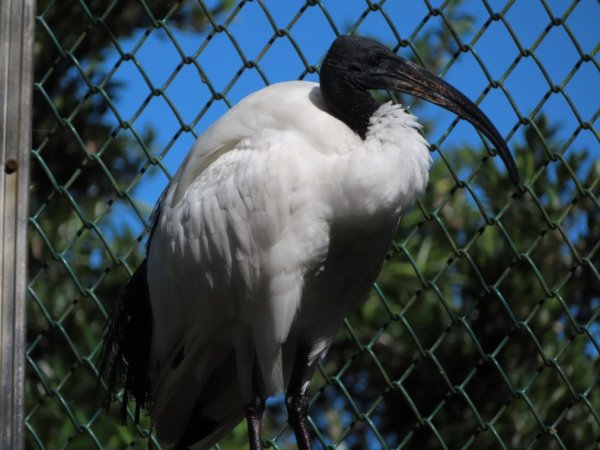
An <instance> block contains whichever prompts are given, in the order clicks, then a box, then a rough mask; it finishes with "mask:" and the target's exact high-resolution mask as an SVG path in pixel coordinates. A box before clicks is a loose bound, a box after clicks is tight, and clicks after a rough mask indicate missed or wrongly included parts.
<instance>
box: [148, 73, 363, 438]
mask: <svg viewBox="0 0 600 450" xmlns="http://www.w3.org/2000/svg"><path fill="white" fill-rule="evenodd" d="M292 85H293V86H292V87H296V88H297V89H296V90H295V91H294V89H292V90H291V91H293V92H291V94H290V90H288V91H287V94H288V98H287V99H286V100H285V101H283V100H282V99H281V98H279V97H278V95H275V94H277V91H278V88H277V87H274V88H269V90H268V91H267V92H266V93H265V92H264V91H261V92H259V93H258V94H254V95H252V96H250V97H249V98H247V99H245V100H244V101H242V102H241V103H240V104H238V105H237V106H236V107H235V108H233V109H232V110H231V111H230V112H229V113H228V114H226V115H225V116H223V118H222V119H220V120H219V121H218V122H217V123H216V124H215V125H213V126H212V127H211V128H210V129H209V130H207V132H206V133H205V134H204V135H203V136H202V137H201V138H200V139H199V140H198V141H197V143H196V144H195V145H194V147H193V148H192V150H191V152H190V154H189V155H188V157H187V158H186V161H185V163H184V164H183V166H182V168H181V169H180V170H179V171H178V173H177V175H176V176H175V178H174V180H173V182H172V183H171V185H170V187H169V188H168V190H167V192H166V194H165V195H164V198H163V200H162V202H161V205H160V209H159V213H158V214H157V217H156V219H155V220H156V224H155V227H154V231H153V235H152V238H151V242H150V245H149V253H148V263H147V270H148V284H149V290H150V297H151V303H152V313H153V318H154V329H153V339H152V351H151V378H152V380H153V388H154V405H153V417H154V419H155V420H156V419H158V420H156V421H157V432H158V434H159V437H161V434H162V437H163V439H164V440H165V441H167V442H168V441H171V442H173V440H176V439H177V438H178V436H180V435H181V434H182V433H183V432H184V430H185V427H186V426H187V423H188V421H189V417H191V415H192V411H193V410H194V408H195V405H196V404H197V401H198V399H201V398H202V397H203V396H204V395H205V393H206V392H208V391H211V390H214V389H215V386H213V385H210V383H211V381H215V380H214V378H213V377H212V375H213V373H214V370H216V368H218V367H220V366H221V365H223V364H225V363H226V362H228V361H229V360H230V358H231V354H232V352H235V357H236V364H235V369H234V371H237V374H236V377H234V379H233V381H232V383H233V384H235V383H237V384H239V386H230V389H231V390H232V391H233V392H237V397H236V398H234V399H230V400H229V402H230V404H229V405H230V407H227V405H223V404H221V405H220V409H221V411H218V414H217V413H216V412H215V410H213V411H205V412H204V413H205V414H212V416H211V418H212V419H213V420H215V421H216V422H219V421H222V420H226V419H227V417H231V416H232V414H233V413H235V408H238V410H239V409H240V408H241V407H242V405H243V402H244V401H245V399H247V398H248V396H249V392H250V390H251V389H252V386H251V383H252V371H253V364H254V361H255V360H256V361H258V366H259V367H258V369H259V370H260V371H261V374H262V378H263V382H264V384H265V391H267V392H268V393H272V391H276V390H280V389H281V388H282V387H283V380H282V368H281V343H282V342H284V341H285V339H286V337H287V334H288V332H289V330H290V327H291V324H292V322H293V319H294V317H295V314H296V311H297V310H298V307H299V301H300V294H301V287H302V282H303V281H302V279H303V275H304V273H305V271H306V270H307V267H312V266H314V265H315V261H317V260H322V258H323V257H324V254H325V252H326V248H327V239H328V238H327V220H325V218H324V217H322V215H323V214H326V213H327V208H326V207H324V206H323V204H322V203H323V202H326V199H324V198H320V197H319V196H316V195H313V193H314V192H319V189H318V187H319V186H318V185H319V183H322V182H323V181H324V180H326V178H327V177H326V167H327V164H328V162H327V161H328V156H329V155H328V154H327V152H325V151H324V149H325V148H327V146H328V145H329V144H326V143H323V142H321V143H317V144H315V143H314V142H311V140H313V139H314V133H313V132H314V129H311V127H310V126H308V124H307V122H311V121H315V120H316V122H317V124H320V126H325V127H327V126H328V123H326V122H327V121H328V120H335V119H332V118H331V116H329V115H327V114H326V113H324V112H323V111H322V110H321V109H319V108H318V107H317V105H315V104H313V103H311V102H308V104H307V101H308V95H309V93H310V92H311V90H313V89H314V85H313V84H308V83H302V84H297V83H292ZM261 93H262V94H261ZM290 97H291V98H290ZM274 98H275V99H278V100H277V101H274ZM294 102H295V103H294ZM273 104H274V105H275V106H274V108H275V110H276V111H275V114H260V111H264V109H265V105H273ZM297 106H300V107H301V108H305V109H304V110H302V111H300V112H297V113H296V114H293V113H292V112H291V111H293V109H294V107H297ZM257 111H258V112H257ZM286 115H287V117H293V118H292V119H291V120H290V121H286V120H284V119H285V118H286ZM319 115H321V116H322V117H323V119H324V121H325V123H324V122H319V121H318V118H319ZM289 122H291V125H290V123H289ZM335 123H337V121H335ZM286 124H287V126H288V127H289V128H290V129H287V128H286ZM303 125H304V126H305V128H306V131H303V128H302V126H303ZM324 135H325V136H327V135H328V133H325V134H324ZM340 138H341V139H343V138H344V136H343V135H342V136H341V137H339V136H338V139H340ZM347 138H349V139H352V138H355V136H354V134H353V133H349V135H348V136H347ZM319 170H321V171H322V173H320V172H319ZM313 190H314V191H313ZM321 191H322V190H321ZM244 371H245V372H246V373H244ZM222 381H223V380H216V382H222ZM218 403H219V402H212V404H214V405H217V404H218ZM232 410H233V411H232ZM168 417H177V419H176V420H175V419H173V420H168V419H167V418H168ZM161 422H162V423H161ZM161 431H162V433H161Z"/></svg>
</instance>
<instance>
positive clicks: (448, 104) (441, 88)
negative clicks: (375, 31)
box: [377, 54, 520, 185]
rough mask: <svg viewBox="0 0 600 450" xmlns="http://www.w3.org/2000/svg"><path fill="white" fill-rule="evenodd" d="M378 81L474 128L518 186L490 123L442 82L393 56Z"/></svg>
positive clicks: (512, 165) (507, 153)
mask: <svg viewBox="0 0 600 450" xmlns="http://www.w3.org/2000/svg"><path fill="white" fill-rule="evenodd" d="M377 71H378V72H379V73H378V75H379V77H377V78H379V79H380V80H381V81H382V82H383V84H385V86H381V88H383V89H389V90H391V91H396V92H405V93H407V94H410V95H414V96H416V97H419V98H422V99H423V100H427V101H429V102H431V103H435V104H436V105H439V106H441V107H442V108H445V109H447V110H449V111H452V112H454V113H456V114H458V116H459V117H461V118H463V119H465V120H467V121H469V122H470V123H471V124H472V125H473V126H474V127H475V128H477V129H478V130H479V131H480V132H482V133H483V134H485V135H486V136H487V137H488V139H489V140H490V141H491V142H492V144H494V145H495V146H496V149H497V150H498V154H499V155H500V158H501V159H502V161H503V162H504V164H505V165H506V169H507V170H508V174H509V175H510V179H511V180H512V182H513V183H514V184H515V185H519V181H520V177H519V170H518V169H517V166H516V165H515V161H514V159H513V157H512V155H511V153H510V151H509V150H508V147H507V145H506V142H505V141H504V139H503V138H502V136H501V135H500V133H499V132H498V130H497V129H496V127H495V126H494V124H492V122H491V121H490V119H488V118H487V116H486V115H485V114H484V113H483V111H481V110H480V109H479V107H477V105H475V103H473V102H472V101H471V100H469V99H468V98H467V97H465V95H463V94H462V93H461V92H460V91H459V90H458V89H456V88H454V87H453V86H451V85H450V84H448V83H447V82H445V81H444V80H442V79H441V78H439V77H437V76H435V75H433V74H432V73H430V72H427V71H426V70H425V69H422V68H421V67H419V66H417V65H416V64H414V63H412V62H410V61H407V60H405V59H403V58H400V57H399V56H397V55H395V54H392V55H391V56H390V57H389V58H386V61H384V62H383V63H382V64H381V65H380V66H379V68H378V70H377Z"/></svg>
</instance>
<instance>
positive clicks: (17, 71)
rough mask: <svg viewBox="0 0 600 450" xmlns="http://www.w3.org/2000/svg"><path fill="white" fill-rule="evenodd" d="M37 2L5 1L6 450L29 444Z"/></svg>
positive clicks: (1, 326)
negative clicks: (29, 280) (27, 391)
mask: <svg viewBox="0 0 600 450" xmlns="http://www.w3.org/2000/svg"><path fill="white" fill-rule="evenodd" d="M34 8H35V0H1V1H0V385H1V390H0V448H2V449H22V448H24V447H25V426H24V425H25V402H24V383H25V294H26V288H27V219H28V187H29V186H28V185H29V158H30V149H31V92H32V80H33V30H34V19H35V16H34V11H35V9H34Z"/></svg>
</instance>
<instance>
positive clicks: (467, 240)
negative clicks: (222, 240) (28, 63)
mask: <svg viewBox="0 0 600 450" xmlns="http://www.w3.org/2000/svg"><path fill="white" fill-rule="evenodd" d="M37 8H38V12H37V19H36V23H37V29H36V34H37V36H36V42H37V44H36V53H35V58H36V71H35V84H34V91H35V98H34V104H35V106H34V122H33V150H32V164H33V168H32V188H31V204H32V209H31V216H30V234H31V239H30V255H29V258H30V263H29V271H30V279H29V285H28V294H29V300H28V332H27V336H28V342H29V344H28V351H27V377H28V378H27V386H26V406H27V417H26V429H27V446H28V447H31V448H48V449H54V448H67V447H68V448H111V449H112V448H128V447H131V448H144V447H146V445H147V439H148V437H149V431H148V420H147V418H144V420H142V423H141V424H140V425H134V424H133V423H132V422H131V421H130V422H129V423H128V424H127V425H126V426H124V427H121V426H120V425H119V424H118V423H117V421H116V419H115V417H116V414H115V412H113V411H109V412H106V411H105V410H104V409H102V408H101V407H100V400H101V397H102V395H101V386H100V387H99V386H98V380H97V367H96V358H97V354H98V351H99V346H100V341H101V336H102V330H103V326H104V323H105V320H106V317H107V311H109V310H110V308H111V307H112V305H113V304H114V302H115V299H116V296H117V294H118V291H119V288H120V286H121V285H122V283H123V282H124V281H125V279H126V278H127V276H129V275H130V274H131V273H132V271H133V270H134V269H135V267H136V265H137V264H138V263H139V262H140V255H141V252H142V247H143V246H142V245H141V244H142V242H143V241H144V239H145V237H146V235H147V223H148V215H149V211H150V208H151V206H152V202H153V201H154V199H155V198H156V196H157V195H158V192H160V190H161V189H162V187H163V186H164V184H165V183H166V181H167V179H168V178H169V177H170V173H172V171H173V170H174V169H175V168H176V166H177V164H178V162H179V161H181V159H182V158H183V156H184V155H185V152H186V151H187V148H189V146H190V144H191V143H192V142H193V140H194V139H195V138H196V137H197V136H198V135H199V133H201V131H202V130H203V129H205V128H206V126H207V125H209V124H210V122H211V121H213V120H214V119H215V118H216V117H218V116H219V115H220V114H221V113H222V112H224V111H225V110H226V109H227V108H229V107H231V105H232V104H235V102H236V101H238V100H239V99H240V98H242V97H243V96H244V95H247V94H248V93H250V92H252V91H253V90H256V89H258V88H259V87H261V86H264V85H266V84H269V83H271V82H274V81H281V80H283V79H285V77H287V78H288V79H289V78H301V79H304V78H307V79H315V76H316V73H317V71H318V66H319V63H320V61H321V59H322V57H323V56H324V52H325V51H326V49H327V48H328V46H329V44H330V43H331V41H332V40H333V38H334V37H335V35H338V34H341V33H359V34H363V35H370V36H374V37H376V38H378V39H380V40H381V41H383V42H385V43H386V44H389V45H390V46H392V47H394V48H395V50H397V51H398V52H399V53H400V54H402V55H403V56H405V57H408V58H412V59H414V60H416V61H417V62H418V63H420V64H422V65H424V66H425V67H427V68H428V69H430V70H432V71H433V72H435V73H438V74H439V75H440V76H443V77H445V78H447V79H448V80H449V81H451V82H452V83H453V84H455V85H457V87H459V88H460V89H461V90H463V91H465V92H466V93H467V94H468V95H469V96H470V97H472V98H473V99H475V100H476V101H477V102H478V103H480V104H481V105H482V107H483V108H484V109H485V110H486V112H487V113H488V114H489V115H490V116H491V117H492V118H493V120H494V121H495V122H496V123H497V125H498V126H499V128H500V130H501V132H502V133H503V134H504V136H505V138H506V139H507V141H508V142H509V146H510V147H511V149H512V150H513V151H514V152H515V153H516V156H517V163H518V165H519V166H520V168H521V171H522V175H523V178H524V180H523V183H522V185H521V187H520V188H514V187H511V185H510V184H509V182H508V179H507V176H506V175H505V174H503V173H502V171H501V169H498V167H499V166H497V165H496V159H495V158H490V156H491V155H492V154H493V150H492V149H491V148H489V147H487V146H486V144H484V143H483V141H482V140H481V139H479V138H478V137H477V135H476V134H475V132H474V131H473V130H471V129H470V128H469V127H467V126H463V124H462V123H461V122H459V121H458V120H456V118H455V117H453V116H451V115H445V113H441V112H440V111H439V110H438V109H432V108H430V107H429V106H426V105H424V104H422V103H420V102H415V101H414V100H412V99H410V98H406V99H399V100H401V101H406V102H408V105H410V107H411V108H412V110H413V111H414V112H415V114H417V115H419V116H420V117H421V118H422V121H423V122H424V123H425V131H426V134H427V135H428V137H429V138H430V141H431V143H432V154H433V156H434V160H435V165H434V168H433V170H432V174H431V178H432V179H431V186H430V188H429V191H428V193H427V195H426V196H425V198H424V199H423V200H422V201H420V202H419V203H418V205H416V207H415V208H414V210H413V211H412V212H410V213H409V214H407V216H406V217H405V218H404V219H403V223H402V225H401V230H400V231H399V233H398V236H397V237H396V239H395V241H394V242H393V243H392V246H391V249H390V252H389V254H388V259H387V262H386V264H385V267H384V271H383V272H382V275H381V276H380V278H379V280H378V282H377V285H376V286H374V289H373V291H372V293H371V295H370V297H369V299H368V301H367V302H366V303H365V306H364V307H363V308H362V309H360V310H359V311H357V312H355V313H353V314H352V315H351V316H350V317H348V319H347V320H346V322H345V327H344V330H342V332H341V333H340V336H339V338H338V341H337V342H336V344H335V345H334V347H333V349H332V350H331V352H330V355H329V356H328V358H327V359H326V360H325V361H324V362H323V363H322V364H321V365H320V367H319V371H318V373H317V374H316V376H315V380H314V382H313V386H312V391H311V392H312V393H313V396H312V399H311V424H312V426H313V429H314V432H315V446H316V448H327V449H358V448H373V449H379V448H385V449H399V448H477V449H479V448H490V449H492V448H541V447H548V448H563V449H564V448H572V449H575V448H576V449H583V448H589V449H591V448H598V446H600V390H599V389H598V387H599V384H600V359H599V356H600V325H598V320H599V314H600V257H599V255H600V251H599V248H600V202H599V201H598V191H599V190H600V187H599V185H600V166H599V159H598V155H599V154H600V153H599V149H600V146H599V145H598V144H599V143H600V136H599V134H598V131H597V129H596V123H597V121H598V117H599V115H600V109H599V108H598V107H599V105H600V94H599V92H598V89H597V88H595V87H597V86H598V85H599V82H600V67H599V64H598V60H597V55H598V51H599V50H600V44H599V43H598V39H597V37H598V34H597V30H596V29H595V27H596V22H597V19H598V18H599V17H600V7H598V5H597V4H596V3H595V2H591V1H588V2H586V1H583V2H578V1H573V2H562V1H554V2H552V1H546V0H541V1H539V2H534V1H532V2H516V1H510V0H509V1H488V0H482V1H481V2H461V1H437V2H435V1H432V0H423V1H422V2H412V3H411V4H410V5H409V4H408V3H405V2H396V1H393V0H388V1H385V0H381V1H378V2H376V1H371V0H364V1H363V0H352V1H348V2H341V1H336V0H307V1H305V2H304V1H299V0H296V1H291V2H277V1H275V0H270V1H268V0H253V1H252V0H242V1H239V2H235V3H234V2H231V1H222V2H219V1H208V0H206V1H200V0H190V1H183V0H181V1H176V2H159V1H151V0H139V1H130V2H120V1H117V0H113V1H108V2H104V1H99V0H67V1H62V0H61V1H57V0H55V1H51V0H46V1H39V2H38V7H37ZM594 14H595V17H594ZM507 48H510V51H507V50H506V49H507ZM119 84H124V85H122V86H120V85H119ZM434 123H435V126H434ZM496 169H498V170H500V174H498V170H496ZM98 390H100V393H98ZM113 409H117V408H113ZM267 415H268V417H269V419H267V423H266V424H265V428H266V434H265V437H266V439H267V442H266V443H267V446H268V447H270V448H276V449H284V448H293V439H292V438H291V434H290V431H289V430H288V428H287V427H286V425H285V415H284V413H283V408H282V405H281V402H278V401H274V402H273V403H272V404H270V406H269V409H268V414H267ZM150 439H152V438H151V437H150ZM244 439H245V438H244V425H243V424H242V425H240V426H239V427H238V428H236V429H235V430H234V431H233V432H232V433H231V434H230V435H229V436H228V437H227V438H225V439H224V440H223V441H222V443H221V444H220V448H223V449H226V448H240V447H241V446H244V445H245V444H244V442H245V440H244ZM154 444H155V445H158V444H157V443H156V442H154Z"/></svg>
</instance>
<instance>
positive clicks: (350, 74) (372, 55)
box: [320, 36, 519, 184]
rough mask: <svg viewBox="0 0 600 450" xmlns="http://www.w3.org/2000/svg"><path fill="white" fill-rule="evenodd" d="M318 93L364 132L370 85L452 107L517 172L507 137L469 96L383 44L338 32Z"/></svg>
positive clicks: (514, 175) (371, 103)
mask: <svg viewBox="0 0 600 450" xmlns="http://www.w3.org/2000/svg"><path fill="white" fill-rule="evenodd" d="M320 82H321V93H322V95H323V98H324V99H325V101H326V102H327V104H328V106H329V107H330V108H331V110H332V112H333V114H334V115H335V116H336V117H338V118H339V119H340V120H342V121H343V122H345V123H346V124H347V125H348V126H349V127H350V128H352V129H353V130H355V131H356V132H357V133H358V134H359V135H360V136H361V137H363V138H364V137H365V135H366V131H367V127H368V125H369V119H370V117H371V116H372V115H373V113H374V112H375V111H376V110H377V108H378V107H379V105H378V104H377V102H376V101H375V100H374V99H373V97H372V96H371V94H370V93H369V91H370V90H375V89H387V90H391V91H396V92H405V93H407V94H411V95H414V96H416V97H419V98H422V99H424V100H427V101H429V102H431V103H435V104H436V105H439V106H442V107H443V108H445V109H447V110H449V111H452V112H454V113H456V114H457V115H459V116H460V117H461V118H463V119H465V120H467V121H469V122H470V123H471V124H473V126H475V128H477V129H478V130H479V131H480V132H482V133H483V134H485V135H486V136H487V137H488V139H489V140H490V141H491V142H492V143H493V144H494V145H495V146H496V148H497V149H498V153H499V154H500V158H502V161H503V162H504V164H505V165H506V167H507V170H508V173H509V175H510V177H511V179H512V181H513V182H514V183H515V184H518V183H519V171H518V170H517V167H516V165H515V162H514V160H513V158H512V155H511V154H510V151H509V150H508V147H507V146H506V142H505V141H504V139H503V138H502V136H501V135H500V133H499V132H498V130H497V129H496V127H495V126H494V125H493V124H492V122H491V121H490V120H489V119H488V118H487V116H486V115H485V114H484V113H483V112H482V111H481V110H480V109H479V108H478V107H477V105H475V104H474V103H473V102H472V101H471V100H469V99H468V98H467V97H465V96H464V95H463V94H462V93H461V92H460V91H458V90H457V89H456V88H454V87H452V86H451V85H450V84H448V83H446V82H445V81H444V80H442V79H441V78H439V77H437V76H435V75H433V74H432V73H430V72H427V71H426V70H424V69H422V68H421V67H419V66H417V65H416V64H414V63H412V62H410V61H407V60H405V59H402V58H400V57H399V56H398V55H396V54H395V53H394V52H393V51H391V50H390V49H389V48H388V47H386V46H385V45H383V44H381V43H379V42H377V41H375V40H373V39H368V38H364V37H360V36H340V37H338V38H337V39H336V40H335V41H334V43H333V44H332V45H331V48H330V49H329V52H328V53H327V56H326V57H325V60H324V61H323V64H322V66H321V71H320Z"/></svg>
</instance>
